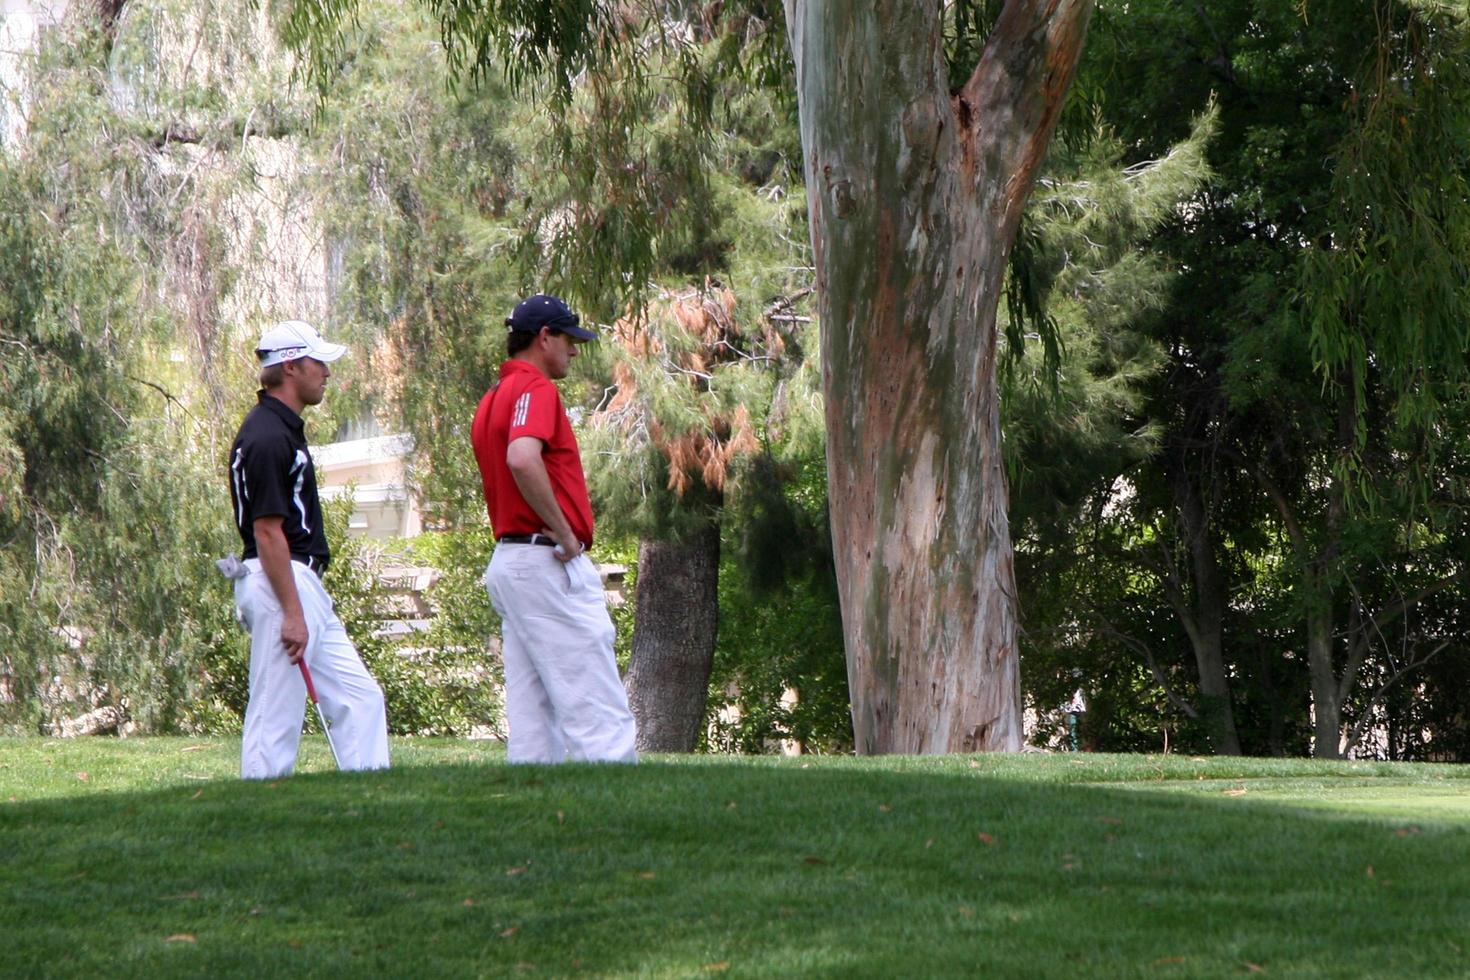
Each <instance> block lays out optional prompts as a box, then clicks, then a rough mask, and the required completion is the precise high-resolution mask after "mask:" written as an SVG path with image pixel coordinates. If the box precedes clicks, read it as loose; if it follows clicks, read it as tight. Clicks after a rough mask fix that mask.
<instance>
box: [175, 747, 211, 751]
mask: <svg viewBox="0 0 1470 980" xmlns="http://www.w3.org/2000/svg"><path fill="white" fill-rule="evenodd" d="M207 748H209V746H207V745H186V746H184V747H183V748H182V749H179V751H180V752H198V751H199V750H200V749H207Z"/></svg>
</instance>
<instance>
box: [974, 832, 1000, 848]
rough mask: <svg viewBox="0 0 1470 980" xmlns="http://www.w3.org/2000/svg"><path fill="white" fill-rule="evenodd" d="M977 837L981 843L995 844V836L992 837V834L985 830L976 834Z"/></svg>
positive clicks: (988, 845)
mask: <svg viewBox="0 0 1470 980" xmlns="http://www.w3.org/2000/svg"><path fill="white" fill-rule="evenodd" d="M975 839H976V840H978V841H979V842H980V843H982V844H984V845H986V846H987V847H994V846H995V838H994V837H992V836H991V835H990V834H987V833H986V832H985V831H983V830H982V831H980V832H979V833H978V834H976V835H975Z"/></svg>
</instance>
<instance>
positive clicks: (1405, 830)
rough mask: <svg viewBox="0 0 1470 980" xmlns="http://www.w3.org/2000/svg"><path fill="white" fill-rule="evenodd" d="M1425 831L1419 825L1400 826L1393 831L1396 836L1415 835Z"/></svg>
mask: <svg viewBox="0 0 1470 980" xmlns="http://www.w3.org/2000/svg"><path fill="white" fill-rule="evenodd" d="M1422 833H1424V831H1422V830H1420V829H1419V828H1418V827H1399V828H1398V829H1396V830H1395V831H1394V832H1393V835H1394V836H1395V837H1414V836H1417V835H1419V834H1422Z"/></svg>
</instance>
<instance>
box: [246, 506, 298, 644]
mask: <svg viewBox="0 0 1470 980" xmlns="http://www.w3.org/2000/svg"><path fill="white" fill-rule="evenodd" d="M284 520H285V518H283V517H281V516H280V515H279V514H274V515H271V516H269V517H257V518H256V519H255V550H256V551H258V552H259V553H260V567H261V568H262V569H263V570H264V571H265V577H266V578H267V579H268V580H270V583H271V588H272V589H273V590H275V593H276V601H277V602H279V603H280V604H281V646H283V647H285V648H286V656H288V657H290V658H291V662H292V663H293V664H294V663H300V662H301V658H302V657H304V656H306V643H307V640H308V639H309V638H310V634H309V633H308V632H307V630H306V615H305V614H304V613H303V612H302V611H301V596H299V595H298V594H297V593H296V574H295V572H294V571H292V569H291V547H290V545H288V544H287V543H286V532H285V531H284V530H282V528H281V524H282V522H283V521H284Z"/></svg>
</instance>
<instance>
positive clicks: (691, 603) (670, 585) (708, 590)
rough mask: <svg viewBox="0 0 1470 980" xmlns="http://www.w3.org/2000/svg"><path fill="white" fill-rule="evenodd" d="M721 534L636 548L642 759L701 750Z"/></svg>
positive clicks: (635, 681) (636, 707) (633, 693)
mask: <svg viewBox="0 0 1470 980" xmlns="http://www.w3.org/2000/svg"><path fill="white" fill-rule="evenodd" d="M719 572H720V528H719V524H718V523H717V522H714V521H711V522H709V523H707V524H706V525H705V526H703V527H701V528H700V529H699V530H698V531H697V532H695V533H694V534H692V535H690V536H689V537H688V538H687V539H686V540H684V541H681V542H670V541H654V540H645V541H643V542H642V543H641V544H639V546H638V580H637V597H636V599H635V602H636V603H637V605H636V607H635V610H636V611H635V616H634V623H635V626H634V630H633V656H632V659H631V660H630V661H629V664H628V676H627V685H628V703H629V706H630V707H631V708H632V709H633V717H634V718H636V719H637V721H638V750H639V751H640V752H689V751H692V750H693V749H694V747H695V746H696V745H697V744H698V743H699V733H700V728H701V726H702V725H703V724H704V712H705V704H706V701H707V700H708V694H709V675H710V667H711V666H712V664H713V663H714V656H715V631H716V629H717V627H718V624H719V611H720V603H719Z"/></svg>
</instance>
